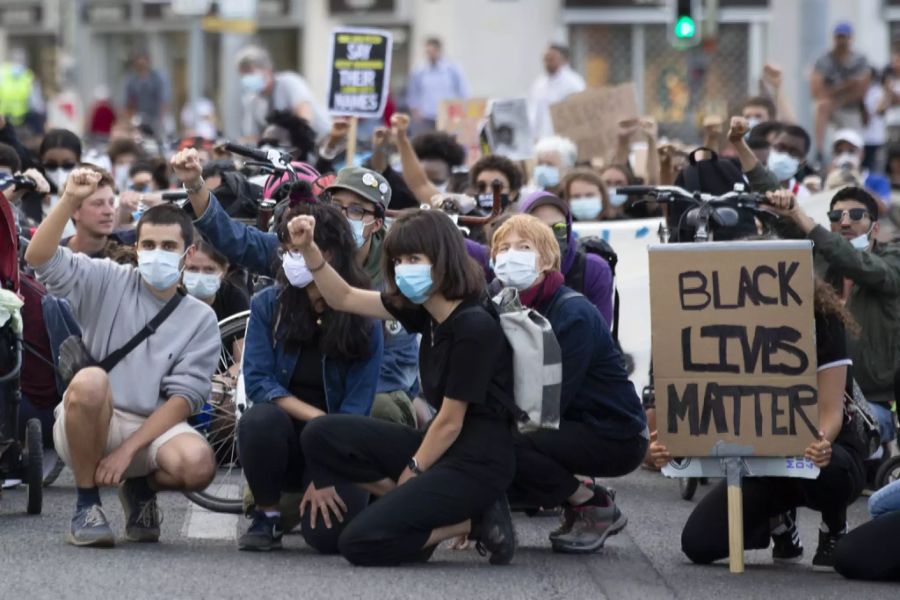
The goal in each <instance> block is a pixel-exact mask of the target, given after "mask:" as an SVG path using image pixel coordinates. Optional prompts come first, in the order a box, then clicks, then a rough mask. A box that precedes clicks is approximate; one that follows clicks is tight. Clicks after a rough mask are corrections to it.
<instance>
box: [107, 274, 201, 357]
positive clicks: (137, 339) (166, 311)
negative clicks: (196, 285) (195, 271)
mask: <svg viewBox="0 0 900 600" xmlns="http://www.w3.org/2000/svg"><path fill="white" fill-rule="evenodd" d="M183 299H184V293H183V292H182V291H181V290H178V291H177V292H176V293H175V295H174V296H172V299H171V300H169V301H168V302H167V303H166V305H165V306H163V307H162V310H160V311H159V312H158V313H157V314H156V316H155V317H153V319H152V320H151V321H150V322H149V323H147V324H146V325H145V326H144V328H143V329H141V330H140V331H139V332H137V335H135V336H134V337H133V338H131V339H130V340H128V343H127V344H125V345H124V346H122V347H121V348H119V349H118V350H116V351H115V352H113V353H112V354H110V355H109V356H107V357H106V358H104V359H103V360H102V361H100V368H102V369H103V370H104V371H106V372H109V371H112V370H113V368H114V367H115V366H116V365H117V364H119V361H121V360H122V359H123V358H125V357H126V356H128V354H129V353H130V352H131V351H132V350H134V349H135V348H137V347H138V345H139V344H140V343H141V342H143V341H144V340H146V339H147V338H148V337H150V336H151V335H153V334H154V333H156V330H157V329H159V326H160V325H162V324H163V322H165V320H166V319H168V318H169V315H171V314H172V313H173V312H175V309H176V308H178V305H179V304H181V301H182V300H183Z"/></svg>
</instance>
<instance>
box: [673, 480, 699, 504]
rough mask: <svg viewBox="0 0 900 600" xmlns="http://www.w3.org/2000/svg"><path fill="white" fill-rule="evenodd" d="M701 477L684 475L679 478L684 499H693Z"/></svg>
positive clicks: (679, 485)
mask: <svg viewBox="0 0 900 600" xmlns="http://www.w3.org/2000/svg"><path fill="white" fill-rule="evenodd" d="M699 483H700V479H698V478H697V477H682V478H679V479H678V487H679V488H680V490H681V498H682V499H683V500H693V499H694V494H696V493H697V485H698V484H699Z"/></svg>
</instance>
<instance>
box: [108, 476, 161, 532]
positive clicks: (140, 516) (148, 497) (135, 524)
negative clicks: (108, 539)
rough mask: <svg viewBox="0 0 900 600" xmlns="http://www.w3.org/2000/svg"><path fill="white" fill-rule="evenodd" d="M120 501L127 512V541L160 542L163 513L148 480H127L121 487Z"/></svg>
mask: <svg viewBox="0 0 900 600" xmlns="http://www.w3.org/2000/svg"><path fill="white" fill-rule="evenodd" d="M119 501H120V502H122V510H124V511H125V539H126V540H128V541H129V542H145V543H154V542H158V541H159V526H160V524H161V523H162V513H161V512H160V510H159V506H158V505H157V504H156V494H155V493H154V492H153V491H152V490H150V488H148V487H147V482H146V479H144V478H140V479H126V480H125V482H124V483H122V485H120V486H119Z"/></svg>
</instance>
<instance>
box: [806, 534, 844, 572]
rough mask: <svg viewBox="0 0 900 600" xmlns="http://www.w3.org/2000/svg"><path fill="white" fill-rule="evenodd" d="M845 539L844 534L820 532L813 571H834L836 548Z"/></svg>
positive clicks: (813, 560) (813, 561)
mask: <svg viewBox="0 0 900 600" xmlns="http://www.w3.org/2000/svg"><path fill="white" fill-rule="evenodd" d="M842 537H844V534H843V533H831V532H830V531H822V530H821V529H820V530H819V547H818V548H816V555H815V556H813V559H812V566H813V571H834V547H835V546H836V545H837V543H838V541H840V539H841V538H842Z"/></svg>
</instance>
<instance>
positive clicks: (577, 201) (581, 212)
mask: <svg viewBox="0 0 900 600" xmlns="http://www.w3.org/2000/svg"><path fill="white" fill-rule="evenodd" d="M569 208H570V209H571V210H572V216H573V217H575V219H576V220H578V221H592V220H594V219H596V218H597V217H599V216H600V211H601V210H603V201H602V200H601V199H600V196H588V197H586V198H573V199H572V201H571V202H570V203H569Z"/></svg>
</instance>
